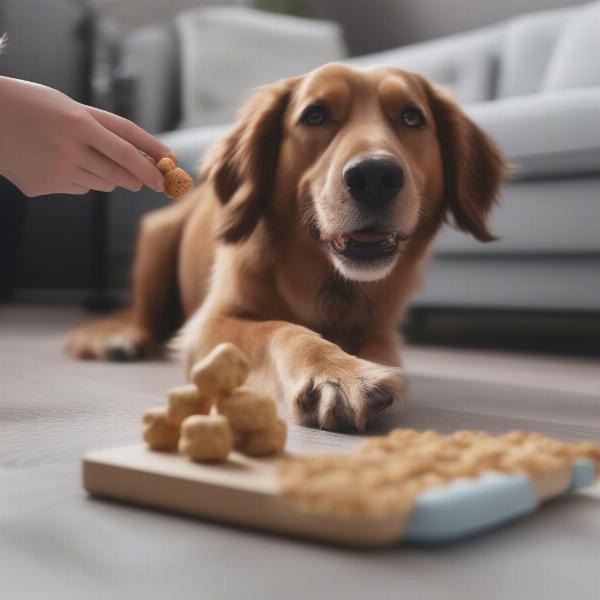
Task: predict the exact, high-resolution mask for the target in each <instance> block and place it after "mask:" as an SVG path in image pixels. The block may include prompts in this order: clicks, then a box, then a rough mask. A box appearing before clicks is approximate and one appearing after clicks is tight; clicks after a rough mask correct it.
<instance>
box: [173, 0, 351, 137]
mask: <svg viewBox="0 0 600 600" xmlns="http://www.w3.org/2000/svg"><path fill="white" fill-rule="evenodd" d="M176 27H177V30H178V33H179V38H180V41H181V84H182V88H181V92H182V122H181V124H180V126H181V127H190V126H199V125H218V124H223V123H229V122H231V120H232V119H233V118H234V117H235V115H236V113H237V110H238V108H239V106H240V105H241V103H242V102H243V100H244V99H245V98H246V96H247V95H248V93H249V92H250V91H251V90H252V88H255V87H256V86H259V85H264V84H269V83H273V82H274V81H276V80H278V79H282V78H285V77H290V76H293V75H300V74H302V73H305V72H306V71H310V70H312V69H314V68H316V67H318V66H320V65H322V64H324V63H327V62H331V61H336V60H340V59H342V58H344V57H345V55H346V52H345V48H344V44H343V41H342V34H341V30H340V28H339V26H338V25H337V24H335V23H332V22H329V21H316V20H309V19H298V18H294V17H287V16H282V15H275V14H272V13H266V12H260V11H256V10H251V9H246V8H241V7H222V8H215V7H212V8H197V9H192V10H189V11H186V12H183V13H180V14H179V15H178V16H177V20H176Z"/></svg>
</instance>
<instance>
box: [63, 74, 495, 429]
mask: <svg viewBox="0 0 600 600" xmlns="http://www.w3.org/2000/svg"><path fill="white" fill-rule="evenodd" d="M314 102H318V103H319V104H323V105H324V106H326V107H327V114H328V115H330V117H331V120H330V121H328V122H327V123H326V124H325V125H323V126H319V127H314V126H310V127H309V126H307V125H306V124H305V117H304V116H303V115H305V114H306V111H307V110H308V109H307V105H308V106H310V105H312V104H311V103H314ZM406 106H410V107H417V108H418V109H419V110H420V111H421V112H422V115H423V116H424V118H425V125H423V126H422V127H418V128H412V127H407V126H405V125H404V124H403V122H400V121H399V120H398V118H397V115H399V114H403V115H404V114H405V113H402V111H403V110H405V107H406ZM303 111H304V112H303ZM373 153H375V154H376V155H381V154H382V153H383V154H385V156H387V157H390V158H391V159H393V160H394V161H395V162H396V163H398V164H399V165H400V166H401V167H402V169H403V171H404V174H405V175H404V185H403V187H402V189H401V191H400V192H399V194H398V197H397V198H396V199H395V200H394V201H393V203H391V204H390V205H389V206H388V207H387V208H386V209H385V215H384V216H382V215H383V213H381V214H379V213H378V215H379V216H373V215H375V212H373V211H371V212H369V213H368V214H367V212H368V211H367V209H364V207H362V206H358V205H357V203H356V202H354V201H353V200H352V198H350V197H349V195H348V190H347V189H345V188H344V186H343V185H342V183H341V181H342V177H341V173H342V171H343V169H344V168H345V165H347V164H348V163H349V161H351V160H352V159H353V158H354V157H356V156H359V157H360V156H370V155H371V154H373ZM204 165H205V166H204V169H203V173H204V176H205V179H206V181H205V183H204V184H202V185H201V186H200V187H198V188H197V189H196V190H195V191H193V192H192V193H191V194H190V195H189V196H188V197H187V198H185V199H184V200H183V201H182V202H180V203H178V204H175V205H173V206H169V207H167V208H164V209H162V210H159V211H156V212H155V213H152V214H150V215H148V216H146V217H145V218H144V219H143V222H142V226H141V233H140V239H139V242H138V249H137V255H136V262H135V267H134V273H133V288H134V301H133V306H132V308H131V310H130V311H127V312H126V313H122V314H121V315H118V316H117V317H115V318H113V319H111V320H110V321H102V322H100V323H98V324H93V325H91V326H87V327H84V328H81V329H79V330H77V331H75V332H74V333H73V334H72V335H71V338H70V340H69V345H68V348H69V351H70V352H71V354H72V355H73V356H76V357H80V358H107V357H109V358H110V357H113V358H114V357H123V358H131V357H134V356H137V355H138V354H140V353H141V354H143V355H145V356H147V355H150V354H152V353H155V352H157V351H158V350H159V348H160V344H161V343H162V342H164V341H165V340H167V339H168V338H169V337H170V336H172V335H173V333H174V332H175V331H176V329H177V328H178V327H179V326H180V325H181V324H183V323H184V322H186V324H185V326H184V328H183V332H182V334H181V339H180V342H181V345H182V349H183V353H184V361H185V364H186V367H187V368H189V367H190V366H191V365H192V364H193V362H194V361H196V360H197V359H199V358H200V357H201V356H203V355H204V354H205V353H207V352H208V351H209V350H210V349H211V348H212V347H213V346H214V345H215V344H217V343H218V342H221V341H231V342H233V343H235V344H236V345H238V346H239V347H240V348H241V349H242V350H243V351H244V352H245V353H246V354H247V355H248V356H249V358H250V360H251V363H252V366H253V378H254V379H255V381H257V382H260V385H263V386H266V387H269V388H271V389H273V391H275V392H276V393H278V394H279V395H280V396H281V397H282V398H283V399H284V400H285V401H286V403H287V406H288V408H289V410H290V412H291V414H292V415H293V417H294V418H295V419H296V420H297V421H298V422H300V423H304V424H307V425H315V426H319V427H323V428H327V429H340V428H358V429H362V428H364V426H365V424H366V422H367V420H368V419H369V418H370V417H371V416H372V415H374V414H376V413H377V412H379V411H381V410H382V409H384V408H385V407H386V406H388V405H389V404H390V403H391V402H393V401H395V400H401V399H402V390H403V381H402V376H401V372H400V370H399V368H398V367H400V356H399V344H398V339H397V325H398V322H399V321H400V320H401V317H402V314H403V312H404V310H405V308H406V304H407V302H408V300H409V298H410V296H411V295H412V293H413V292H414V290H415V288H416V287H417V286H418V285H419V281H420V277H421V274H422V272H423V268H424V266H425V264H426V262H427V259H428V255H429V251H430V248H431V244H432V240H433V237H434V235H435V233H436V232H437V230H438V229H439V227H440V225H441V223H442V222H443V220H444V219H446V218H450V219H451V220H452V221H454V223H455V224H456V226H457V227H458V228H460V229H461V230H463V231H465V232H467V233H470V234H471V235H473V236H474V237H475V238H477V239H479V240H482V241H489V240H491V239H493V236H492V235H491V233H490V232H489V230H488V228H487V225H486V217H487V215H488V213H489V211H490V209H491V207H492V204H493V201H494V199H495V197H496V194H497V192H498V189H499V186H500V183H501V179H502V174H503V162H502V159H501V157H500V155H499V153H498V151H497V150H496V148H495V146H494V145H493V143H492V142H491V141H490V140H489V139H488V138H487V137H486V136H485V134H483V132H482V131H481V130H479V129H478V128H477V127H476V126H475V125H474V124H473V123H471V122H470V121H469V119H468V118H467V117H466V116H465V115H464V113H463V112H462V111H461V109H460V108H459V107H458V106H457V105H456V104H455V103H454V102H453V101H452V100H450V99H449V98H448V97H447V96H445V95H444V94H443V93H442V92H440V91H439V90H438V89H437V88H435V87H434V86H432V85H431V84H429V83H428V82H427V81H426V80H425V79H424V78H422V77H420V76H418V75H415V74H411V73H407V72H405V71H400V70H398V69H392V68H387V67H381V68H378V69H371V70H368V71H355V70H353V69H351V68H349V67H346V66H343V65H339V64H332V65H326V66H325V67H322V68H321V69H318V70H316V71H313V72H312V73H309V74H308V75H306V76H303V77H297V78H294V79H289V80H286V81H282V82H279V83H276V84H274V85H272V86H267V87H265V88H262V89H260V90H258V91H257V92H256V94H255V95H254V96H253V97H252V99H251V100H250V101H249V102H248V103H247V104H246V106H245V107H244V109H243V111H242V113H241V116H240V118H239V120H238V123H237V125H236V126H235V127H234V129H233V130H232V131H231V133H230V134H229V135H228V136H226V138H225V139H224V140H222V141H221V142H220V143H219V144H218V145H217V146H216V148H215V149H214V150H213V151H212V153H210V155H209V156H208V157H207V158H206V160H205V163H204ZM368 210H369V211H370V210H371V209H368ZM369 219H370V220H369ZM368 220H369V221H368ZM367 221H368V226H367V228H366V229H365V231H371V229H369V227H370V225H371V222H373V223H375V224H376V226H377V227H379V226H381V224H384V225H385V227H386V228H390V231H391V230H392V229H393V232H394V235H395V234H396V233H397V234H398V236H399V237H398V238H397V239H398V240H401V241H400V242H398V244H399V245H398V249H397V252H396V254H395V255H394V257H393V258H390V259H389V260H388V259H386V262H385V264H384V263H381V264H380V263H377V262H373V265H371V263H364V264H363V263H360V264H358V263H357V264H358V266H357V264H354V262H352V261H350V262H348V261H347V260H346V258H344V255H340V254H336V252H334V251H333V250H332V245H331V244H332V243H333V242H332V240H335V239H336V236H340V235H343V236H346V237H344V238H340V239H347V235H346V234H347V233H348V232H352V231H354V230H362V229H361V228H363V227H365V223H367ZM386 231H387V229H386ZM352 235H357V234H352ZM352 239H354V238H352Z"/></svg>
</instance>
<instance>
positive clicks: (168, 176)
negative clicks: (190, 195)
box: [142, 152, 194, 200]
mask: <svg viewBox="0 0 600 600" xmlns="http://www.w3.org/2000/svg"><path fill="white" fill-rule="evenodd" d="M142 154H143V155H144V157H145V158H146V159H148V160H149V161H150V162H151V163H152V164H153V165H156V167H157V168H158V170H159V171H160V172H161V173H162V174H163V177H164V181H165V196H167V198H169V199H170V200H177V199H179V198H181V196H183V195H184V194H186V193H187V192H189V191H190V190H191V189H192V186H193V185H194V180H193V179H192V177H191V176H190V175H189V174H188V173H186V172H185V171H184V170H183V169H182V168H180V167H178V166H177V163H176V162H175V161H174V160H173V159H172V158H169V157H165V158H161V159H160V160H159V161H158V162H156V161H155V160H154V159H153V158H152V157H151V156H149V155H148V154H146V153H145V152H142Z"/></svg>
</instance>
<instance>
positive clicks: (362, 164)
mask: <svg viewBox="0 0 600 600" xmlns="http://www.w3.org/2000/svg"><path fill="white" fill-rule="evenodd" d="M342 179H343V180H344V185H345V186H346V188H347V189H348V191H349V192H350V193H351V194H352V197H353V198H354V199H355V200H358V202H365V203H369V204H372V205H374V206H375V205H382V204H386V203H387V202H390V200H393V199H394V198H395V196H396V194H397V193H398V191H399V190H400V188H401V187H402V186H403V185H404V171H403V170H402V167H401V166H400V165H399V164H398V163H397V162H396V161H395V160H394V159H393V158H392V157H390V156H359V157H358V158H355V159H354V160H352V161H350V162H349V163H348V164H347V165H346V166H345V167H344V172H343V173H342Z"/></svg>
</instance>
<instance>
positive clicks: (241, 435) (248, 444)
mask: <svg viewBox="0 0 600 600" xmlns="http://www.w3.org/2000/svg"><path fill="white" fill-rule="evenodd" d="M286 437H287V424H286V422H285V421H282V420H281V419H276V420H275V421H274V422H273V423H272V424H271V425H269V426H268V427H266V428H265V429H258V430H256V431H237V432H235V434H234V440H235V444H234V445H235V449H236V450H239V451H240V452H242V453H243V454H247V455H248V456H256V457H261V456H275V455H277V454H282V453H283V451H284V449H285V441H286Z"/></svg>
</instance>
